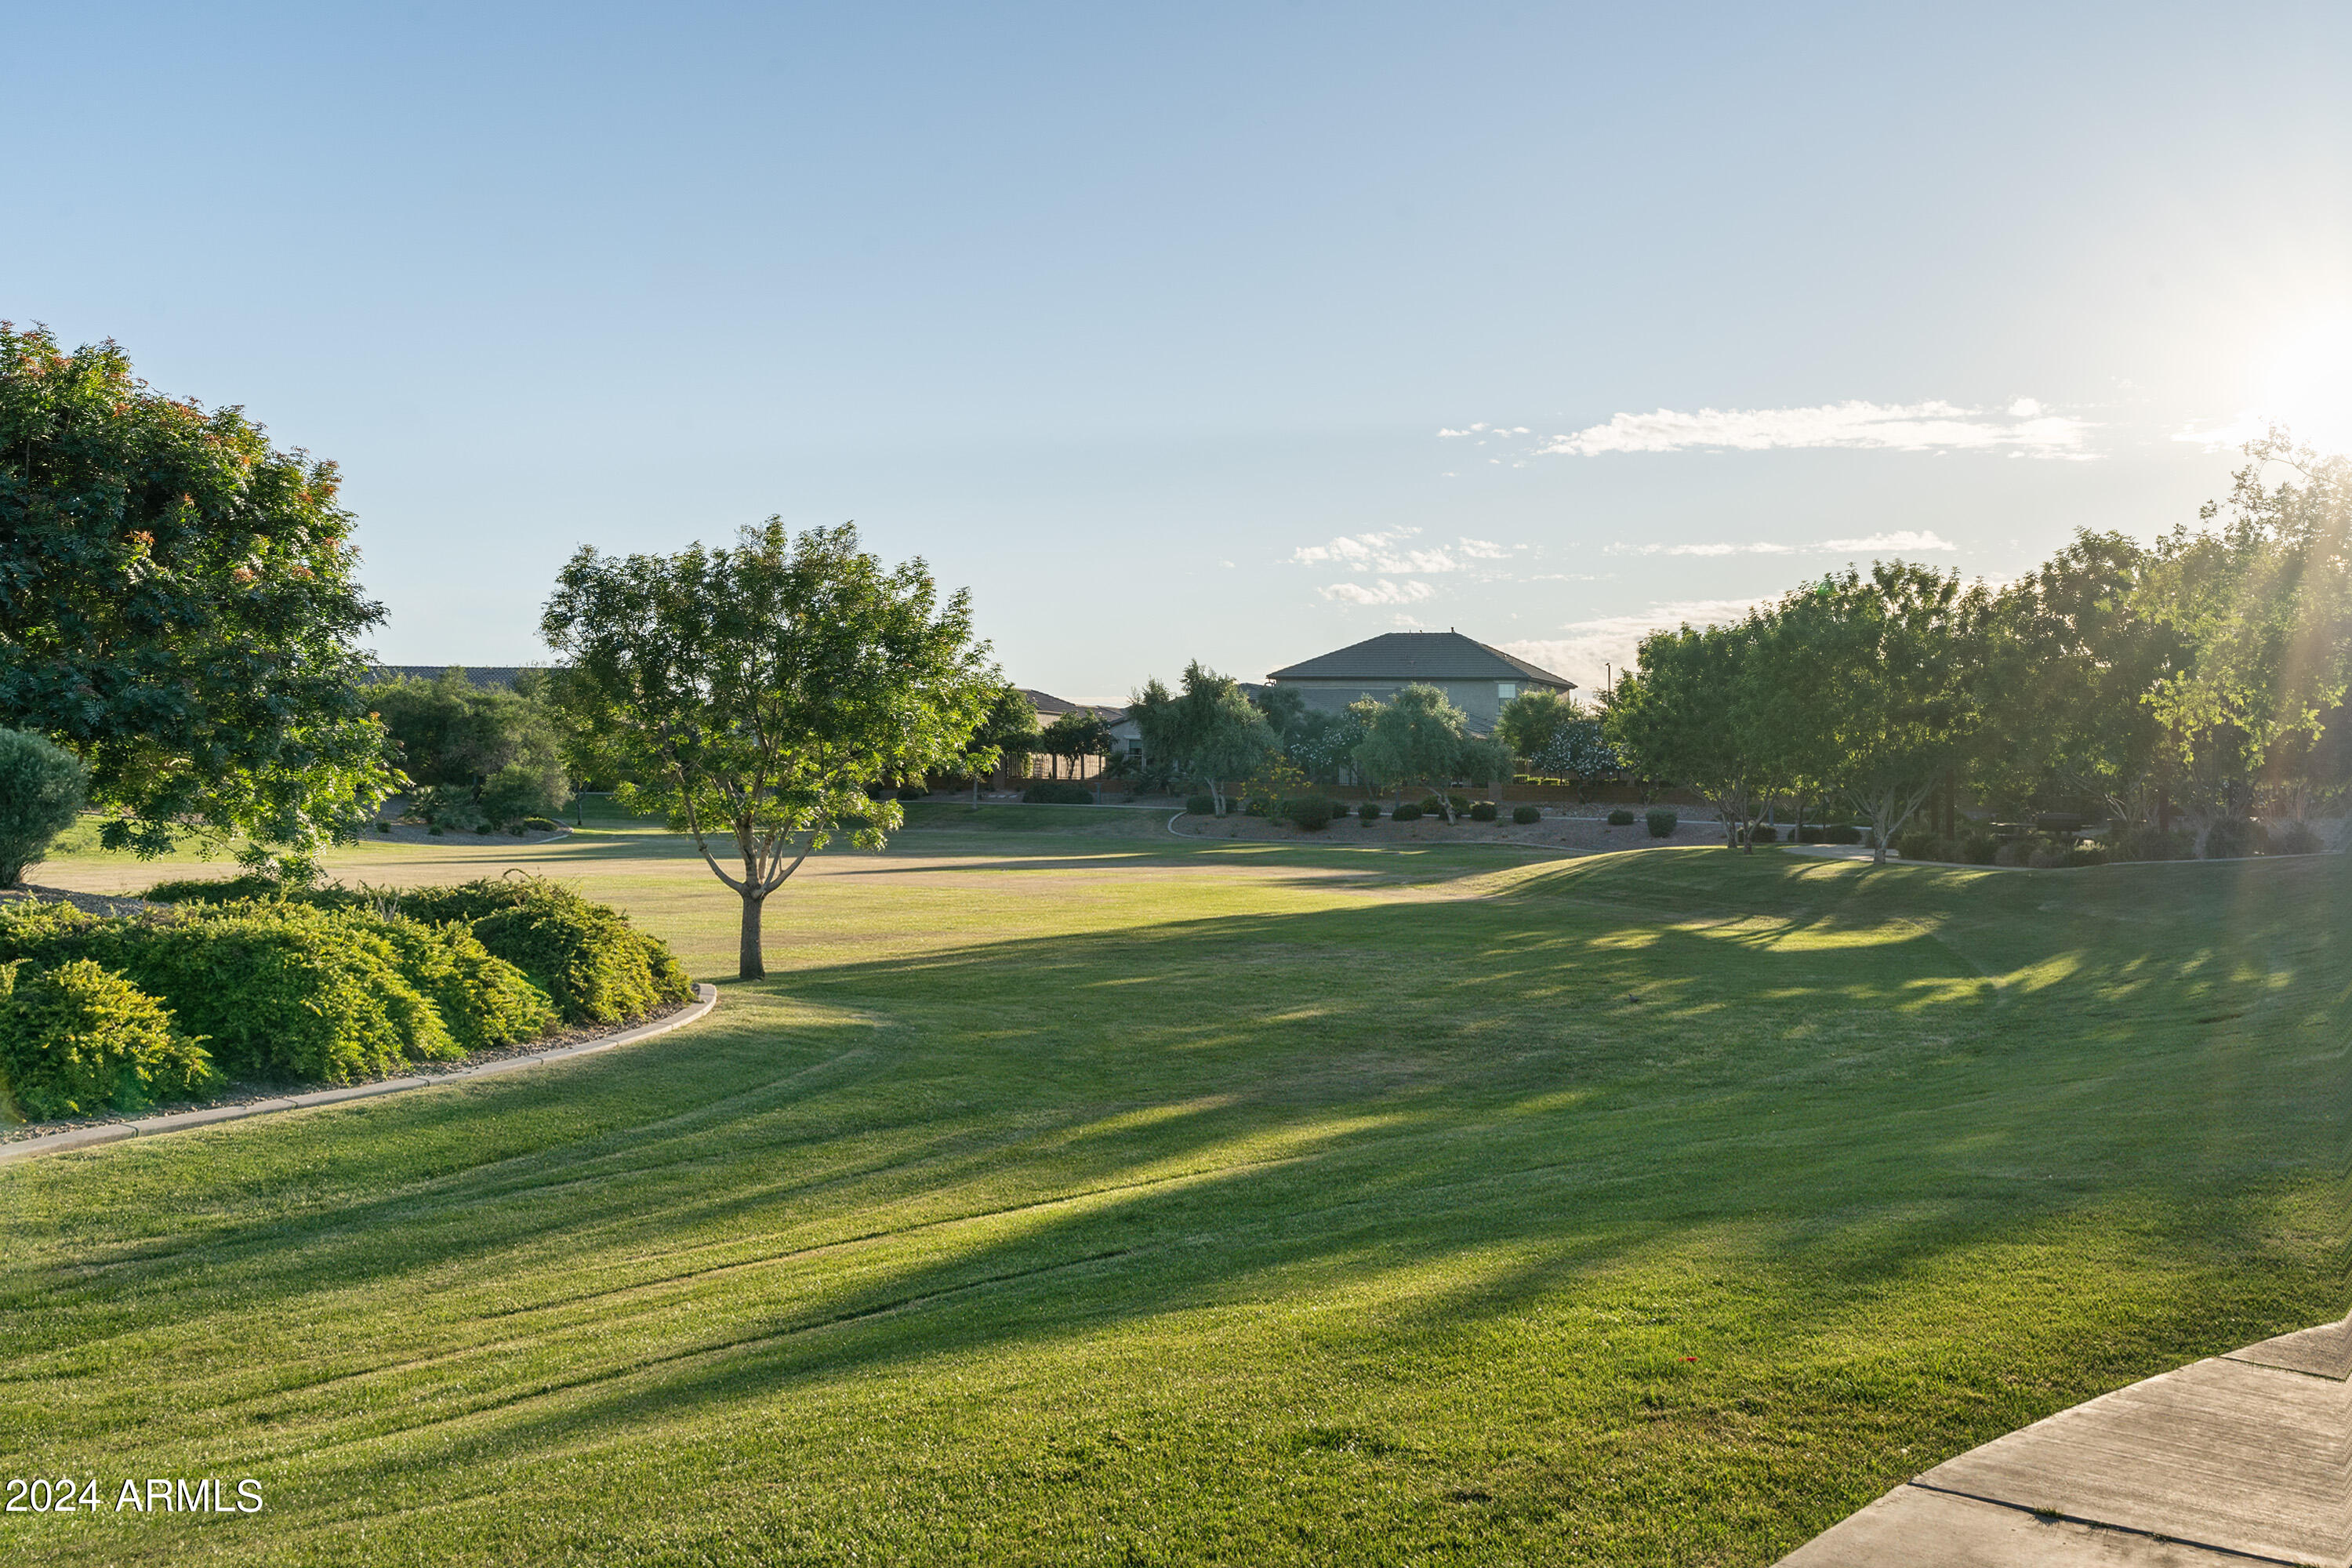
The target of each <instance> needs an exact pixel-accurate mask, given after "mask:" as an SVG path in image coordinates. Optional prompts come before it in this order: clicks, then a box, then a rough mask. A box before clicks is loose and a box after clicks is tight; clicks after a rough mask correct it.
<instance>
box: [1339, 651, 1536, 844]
mask: <svg viewBox="0 0 2352 1568" xmlns="http://www.w3.org/2000/svg"><path fill="white" fill-rule="evenodd" d="M1468 722H1469V721H1468V717H1467V715H1465V713H1464V712H1463V711H1462V710H1461V709H1459V708H1456V707H1455V706H1454V704H1453V702H1452V701H1450V700H1448V699H1447V698H1446V695H1445V693H1444V691H1443V690H1442V689H1439V688H1437V687H1434V686H1425V685H1422V684H1419V683H1415V684H1414V685H1412V686H1408V687H1405V688H1403V689H1402V690H1400V691H1399V692H1398V693H1397V694H1396V695H1395V696H1394V697H1393V698H1391V699H1390V700H1388V701H1386V702H1382V703H1379V704H1376V705H1375V707H1374V710H1373V712H1372V713H1371V715H1370V722H1369V723H1368V724H1367V725H1366V727H1365V735H1364V739H1363V741H1362V742H1360V744H1359V745H1358V746H1357V748H1356V757H1357V765H1358V766H1359V767H1360V768H1361V769H1362V770H1363V772H1364V773H1365V775H1366V776H1367V777H1370V778H1378V779H1384V780H1389V781H1391V782H1393V783H1394V784H1396V786H1397V789H1398V791H1399V792H1400V793H1402V790H1403V788H1404V786H1405V785H1407V784H1430V785H1433V786H1434V787H1435V789H1436V792H1437V799H1438V807H1439V809H1440V810H1442V811H1443V812H1444V814H1445V820H1446V821H1447V822H1448V823H1449V824H1450V823H1452V822H1453V821H1454V797H1453V795H1452V794H1451V793H1449V788H1448V786H1450V785H1451V784H1453V782H1454V778H1455V777H1456V776H1457V775H1458V774H1459V773H1460V772H1461V770H1462V765H1463V763H1464V761H1465V752H1464V730H1465V726H1466V725H1467V724H1468ZM1496 750H1497V751H1499V750H1500V748H1496ZM1475 760H1477V761H1479V762H1482V763H1486V765H1487V766H1490V767H1491V766H1493V765H1494V758H1493V754H1492V753H1489V754H1487V755H1484V756H1480V757H1478V758H1477V759H1475ZM1503 766H1504V767H1506V768H1507V767H1508V766H1509V762H1508V760H1507V758H1506V759H1505V761H1504V763H1503Z"/></svg>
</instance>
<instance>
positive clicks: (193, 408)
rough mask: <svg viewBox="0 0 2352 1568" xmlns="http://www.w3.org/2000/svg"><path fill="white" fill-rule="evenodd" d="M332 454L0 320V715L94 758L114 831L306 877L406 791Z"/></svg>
mask: <svg viewBox="0 0 2352 1568" xmlns="http://www.w3.org/2000/svg"><path fill="white" fill-rule="evenodd" d="M339 485H340V478H339V476H338V474H337V472H336V468H335V466H334V465H333V464H332V463H330V462H324V461H320V460H317V459H314V458H310V456H309V455H308V454H306V453H303V452H300V451H292V452H286V451H279V450H278V449H276V448H274V447H271V446H270V445H269V442H268V438H267V436H266V433H265V432H264V431H263V429H262V427H261V426H258V425H257V424H255V423H254V422H253V421H252V420H250V419H248V418H247V416H246V414H245V412H244V410H243V409H241V408H236V407H226V408H214V409H207V408H205V407H204V406H203V405H199V404H198V403H196V402H194V400H193V399H188V398H177V397H170V396H166V395H163V394H162V393H159V392H156V391H154V390H153V389H152V388H151V387H149V386H148V385H147V384H145V383H144V382H142V381H140V380H138V379H137V378H136V377H135V376H133V375H132V374H131V362H130V360H129V358H128V357H127V356H126V355H125V354H124V353H123V352H122V350H121V349H120V348H119V347H117V346H116V345H115V344H113V343H111V342H105V343H99V344H96V345H93V346H89V347H86V348H82V349H79V350H77V351H75V352H74V353H63V352H61V351H60V350H59V348H58V343H57V340H56V339H55V337H54V336H53V335H51V334H50V333H49V332H48V331H45V330H43V329H40V328H34V329H31V330H29V331H17V330H16V329H15V328H14V327H13V326H10V325H8V324H6V323H0V725H7V726H12V727H15V728H18V729H23V730H27V731H33V732H35V733H37V734H40V735H42V736H45V737H47V739H48V740H50V741H52V742H56V743H57V744H58V745H60V746H63V747H65V748H66V749H67V750H68V751H70V752H73V753H74V754H75V755H77V756H78V757H79V758H80V759H81V761H82V762H83V763H85V764H86V765H87V766H88V768H89V798H90V801H91V804H93V805H97V806H98V807H100V809H101V810H103V811H104V812H105V813H106V821H105V824H104V826H103V828H102V829H101V832H100V842H101V843H103V844H104V845H105V846H106V847H109V848H114V849H128V850H131V851H134V852H136V853H138V854H141V855H157V854H162V853H163V852H165V851H167V850H168V849H170V848H171V847H173V843H174V841H175V839H176V837H177V836H178V835H179V834H181V833H183V832H186V831H191V830H193V831H194V832H196V833H198V834H200V835H202V836H204V837H206V838H208V839H210V840H211V841H213V842H215V843H221V844H225V843H226V842H227V841H228V840H230V839H231V838H233V837H239V836H242V837H244V838H245V839H246V840H247V848H246V850H245V851H244V853H245V855H246V858H247V859H248V860H251V861H253V862H255V863H257V864H258V863H265V862H270V861H277V862H280V863H282V864H283V865H284V866H286V867H287V868H291V869H295V870H297V871H299V870H301V869H303V868H307V867H308V866H309V864H310V861H311V859H312V858H313V857H314V856H315V855H316V853H317V851H318V850H319V849H320V847H323V846H325V845H326V844H327V843H329V842H331V841H333V840H335V839H337V838H348V837H351V836H352V835H353V834H354V833H355V832H356V831H357V829H358V827H359V826H360V825H361V824H362V822H363V821H364V820H365V819H366V816H367V815H368V813H369V812H371V811H372V810H373V807H374V805H375V804H376V802H377V801H378V800H380V799H382V798H383V795H385V794H386V793H388V791H389V789H390V787H391V784H392V774H391V769H390V766H389V764H388V763H387V761H386V759H385V756H384V749H383V731H381V730H380V729H379V728H378V727H377V726H376V724H375V722H374V721H373V720H372V719H371V718H370V717H369V712H368V708H367V704H366V700H365V697H364V695H363V693H362V689H361V686H360V678H361V675H362V669H363V668H364V666H363V661H362V656H361V654H360V653H359V651H358V650H357V647H356V646H355V642H354V639H355V638H356V637H358V636H359V634H360V633H361V632H362V631H364V630H365V629H366V628H367V627H369V626H373V625H374V624H375V623H376V622H378V621H379V620H381V619H382V618H383V609H382V607H381V606H379V605H375V604H373V603H372V602H371V601H369V600H368V599H367V598H365V597H364V596H362V593H361V591H360V587H359V584H358V583H357V582H356V581H355V580H354V578H353V575H352V573H353V568H354V566H355V564H356V562H357V554H356V552H354V551H353V550H352V546H351V543H350V535H351V523H352V519H351V514H350V513H348V512H347V511H345V510H343V509H342V507H341V504H340V501H339V497H338V488H339Z"/></svg>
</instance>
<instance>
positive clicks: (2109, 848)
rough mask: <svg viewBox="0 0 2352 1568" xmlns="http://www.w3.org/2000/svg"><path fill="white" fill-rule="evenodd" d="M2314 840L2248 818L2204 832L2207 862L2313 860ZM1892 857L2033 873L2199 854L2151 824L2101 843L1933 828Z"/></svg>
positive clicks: (1904, 837) (2184, 839)
mask: <svg viewBox="0 0 2352 1568" xmlns="http://www.w3.org/2000/svg"><path fill="white" fill-rule="evenodd" d="M2319 849H2320V843H2319V835H2318V834H2317V833H2315V832H2314V831H2313V830H2312V829H2311V827H2310V826H2308V825H2306V824H2305V823H2301V822H2290V823H2284V824H2282V825H2281V826H2278V827H2276V828H2272V827H2267V826H2264V825H2263V824H2261V823H2259V822H2255V821H2252V819H2249V818H2233V817H2225V818H2223V819H2222V820H2221V821H2219V822H2216V823H2214V824H2213V825H2212V826H2210V827H2208V828H2207V829H2206V830H2205V842H2204V855H2205V858H2207V859H2209V860H2231V859H2242V858H2245V857H2247V856H2250V855H2316V854H2317V853H2319ZM1895 853H1896V854H1898V855H1900V856H1902V857H1903V858H1905V859H1906V860H1948V861H1953V862H1956V863H1958V864H1962V865H1971V866H2024V867H2029V868H2034V869H2038V870H2048V869H2053V868H2057V867H2061V866H2104V865H2106V864H2108V863H2109V862H2110V861H2137V860H2189V859H2193V858H2196V856H2197V853H2198V844H2197V839H2196V837H2195V836H2194V835H2191V834H2189V833H2184V832H2182V831H2180V830H2179V829H2178V828H2176V829H2174V830H2172V831H2171V832H2165V831H2163V830H2161V829H2159V828H2158V827H2156V826H2154V825H2152V824H2143V825H2141V826H2136V827H2132V828H2129V829H2126V830H2125V831H2122V832H2119V833H2116V835H2115V837H2113V838H2112V839H2111V840H2110V841H2109V842H2108V843H2106V844H2104V845H2101V844H2086V843H2083V842H2081V841H2080V840H2079V839H2078V838H2077V837H2075V836H2074V835H2073V834H2063V833H2062V834H2048V833H2023V834H2017V835H2014V836H2011V837H1995V836H1994V835H1992V834H1989V833H1984V832H1970V833H1964V834H1962V835H1961V836H1960V837H1958V838H1946V837H1943V836H1942V835H1940V834H1938V833H1937V832H1936V831H1935V830H1934V829H1932V828H1920V829H1916V830H1914V831H1912V832H1909V833H1904V834H1900V835H1898V836H1896V837H1895Z"/></svg>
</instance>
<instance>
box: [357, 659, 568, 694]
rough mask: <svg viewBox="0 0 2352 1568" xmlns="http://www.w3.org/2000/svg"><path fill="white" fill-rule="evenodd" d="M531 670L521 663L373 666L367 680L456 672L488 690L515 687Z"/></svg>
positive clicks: (423, 677)
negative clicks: (518, 679)
mask: <svg viewBox="0 0 2352 1568" xmlns="http://www.w3.org/2000/svg"><path fill="white" fill-rule="evenodd" d="M528 668H530V666H529V665H521V664H372V665H370V666H368V672H367V676H366V679H368V680H369V681H371V682H373V681H378V680H400V679H414V680H438V679H441V677H442V675H443V673H444V672H446V671H448V670H452V669H455V670H457V671H460V672H461V673H463V674H464V676H465V677H466V679H467V680H469V681H471V682H473V683H474V684H475V685H476V686H478V687H483V688H488V687H493V686H512V685H513V684H514V683H515V678H516V677H517V676H519V675H520V674H521V673H522V672H523V671H524V670H525V669H528Z"/></svg>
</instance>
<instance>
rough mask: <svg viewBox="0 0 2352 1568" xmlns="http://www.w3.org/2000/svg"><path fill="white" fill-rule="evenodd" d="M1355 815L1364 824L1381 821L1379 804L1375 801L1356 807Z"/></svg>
mask: <svg viewBox="0 0 2352 1568" xmlns="http://www.w3.org/2000/svg"><path fill="white" fill-rule="evenodd" d="M1356 815H1357V816H1359V817H1361V818H1362V819H1363V820H1364V821H1366V822H1378V821H1379V820H1380V819H1381V803H1380V802H1379V801H1376V800H1368V801H1365V802H1363V803H1362V804H1361V805H1358V806H1357V807H1356Z"/></svg>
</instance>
